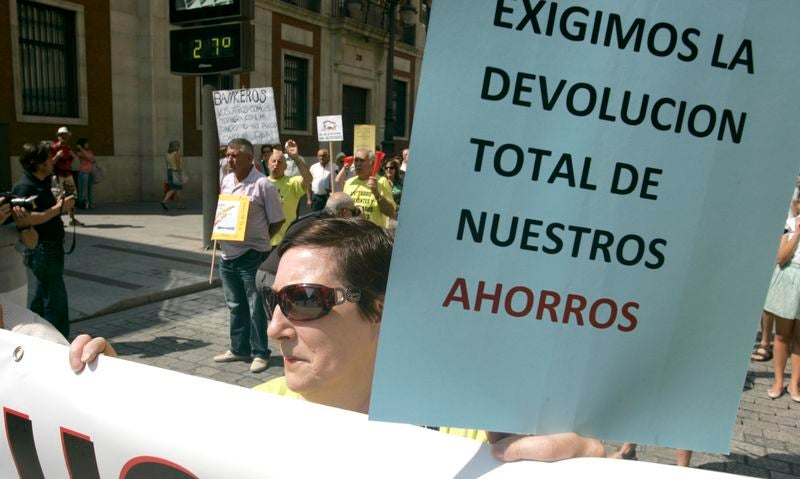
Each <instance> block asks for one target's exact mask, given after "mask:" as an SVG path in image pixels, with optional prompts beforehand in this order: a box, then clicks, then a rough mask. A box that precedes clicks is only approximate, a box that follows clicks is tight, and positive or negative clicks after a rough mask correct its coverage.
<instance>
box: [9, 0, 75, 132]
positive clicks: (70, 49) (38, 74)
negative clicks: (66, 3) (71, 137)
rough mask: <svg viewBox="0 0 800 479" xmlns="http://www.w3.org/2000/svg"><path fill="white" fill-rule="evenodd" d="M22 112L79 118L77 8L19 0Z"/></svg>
mask: <svg viewBox="0 0 800 479" xmlns="http://www.w3.org/2000/svg"><path fill="white" fill-rule="evenodd" d="M17 12H18V21H19V47H20V62H21V64H20V71H21V75H20V76H21V80H22V113H23V114H25V115H35V116H55V117H67V118H77V117H78V116H79V111H78V67H77V55H76V45H75V42H76V35H75V12H72V11H69V10H64V9H61V8H57V7H52V6H50V5H44V4H41V3H37V2H31V1H26V0H19V1H18V3H17Z"/></svg>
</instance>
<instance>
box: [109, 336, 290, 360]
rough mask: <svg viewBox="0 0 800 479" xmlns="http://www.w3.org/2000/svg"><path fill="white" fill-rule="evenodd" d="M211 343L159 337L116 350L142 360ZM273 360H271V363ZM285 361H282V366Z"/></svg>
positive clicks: (118, 345) (118, 346) (122, 344)
mask: <svg viewBox="0 0 800 479" xmlns="http://www.w3.org/2000/svg"><path fill="white" fill-rule="evenodd" d="M208 345H209V343H207V342H205V341H199V340H197V339H190V338H183V337H180V336H159V337H157V338H155V339H153V340H152V341H120V342H115V343H114V348H115V349H116V350H117V352H118V353H119V355H120V356H121V357H123V356H131V355H134V354H136V355H139V357H141V358H157V357H160V356H164V355H165V354H169V353H174V352H179V351H189V350H192V349H200V348H204V347H206V346H208ZM271 362H272V360H271V359H270V363H271ZM282 363H283V361H281V364H282Z"/></svg>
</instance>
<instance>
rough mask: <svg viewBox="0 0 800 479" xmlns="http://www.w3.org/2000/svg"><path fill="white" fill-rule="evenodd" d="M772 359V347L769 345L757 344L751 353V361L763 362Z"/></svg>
mask: <svg viewBox="0 0 800 479" xmlns="http://www.w3.org/2000/svg"><path fill="white" fill-rule="evenodd" d="M770 359H772V349H771V348H770V347H769V346H761V345H759V346H756V347H755V349H753V352H752V353H750V360H751V361H757V362H760V363H763V362H766V361H769V360H770Z"/></svg>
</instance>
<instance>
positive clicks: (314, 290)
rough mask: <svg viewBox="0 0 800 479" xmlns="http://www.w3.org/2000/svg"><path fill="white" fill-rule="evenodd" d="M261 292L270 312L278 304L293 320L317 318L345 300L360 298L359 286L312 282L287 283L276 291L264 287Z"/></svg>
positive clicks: (352, 300)
mask: <svg viewBox="0 0 800 479" xmlns="http://www.w3.org/2000/svg"><path fill="white" fill-rule="evenodd" d="M262 292H263V295H264V302H265V307H266V308H267V309H270V308H271V310H270V313H272V312H274V310H275V307H276V306H280V308H281V311H282V312H283V314H284V315H285V316H286V317H287V318H289V319H292V320H295V321H311V320H312V319H318V318H321V317H323V316H325V315H326V314H328V313H330V312H331V310H332V309H333V307H334V306H338V305H340V304H343V303H344V302H345V301H349V302H351V303H358V302H359V301H360V300H361V290H360V289H359V288H330V287H328V286H323V285H321V284H313V283H300V284H289V285H286V286H284V287H283V288H281V289H280V291H277V292H276V291H274V290H272V289H271V288H264V290H263V291H262Z"/></svg>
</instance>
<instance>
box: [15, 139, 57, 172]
mask: <svg viewBox="0 0 800 479" xmlns="http://www.w3.org/2000/svg"><path fill="white" fill-rule="evenodd" d="M48 158H50V142H49V141H42V142H39V143H25V144H24V145H23V146H22V155H20V157H19V164H20V165H22V168H23V169H24V170H25V171H27V172H29V173H34V172H35V171H36V168H37V167H38V166H39V165H41V164H42V163H44V162H45V161H47V159H48Z"/></svg>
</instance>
